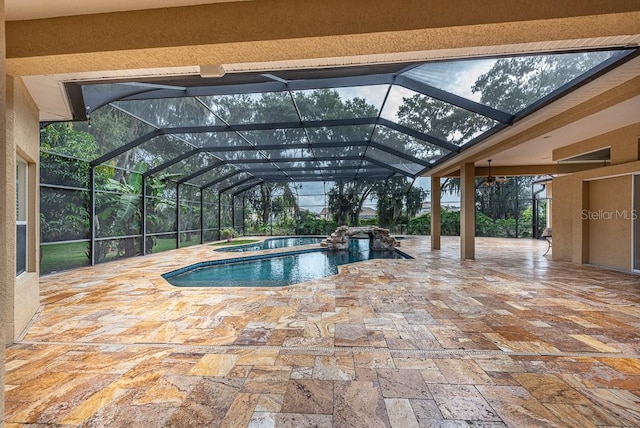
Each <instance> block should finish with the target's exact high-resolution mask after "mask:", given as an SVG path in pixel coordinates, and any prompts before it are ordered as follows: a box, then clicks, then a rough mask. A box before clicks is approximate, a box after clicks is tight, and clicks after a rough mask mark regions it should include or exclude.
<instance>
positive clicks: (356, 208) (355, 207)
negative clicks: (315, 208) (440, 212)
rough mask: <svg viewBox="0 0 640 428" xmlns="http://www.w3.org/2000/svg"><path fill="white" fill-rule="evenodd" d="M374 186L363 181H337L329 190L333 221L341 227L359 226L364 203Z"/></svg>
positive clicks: (329, 203) (330, 210)
mask: <svg viewBox="0 0 640 428" xmlns="http://www.w3.org/2000/svg"><path fill="white" fill-rule="evenodd" d="M372 190H373V185H371V184H370V183H366V182H363V181H351V182H345V181H337V182H336V183H335V185H334V186H333V187H332V188H331V189H330V190H329V192H328V193H327V195H328V196H329V201H328V205H329V212H330V213H331V219H332V220H333V221H334V222H335V223H337V224H339V225H341V226H358V223H359V220H360V212H361V211H362V206H363V204H364V201H365V200H366V199H367V197H368V196H369V193H371V191H372Z"/></svg>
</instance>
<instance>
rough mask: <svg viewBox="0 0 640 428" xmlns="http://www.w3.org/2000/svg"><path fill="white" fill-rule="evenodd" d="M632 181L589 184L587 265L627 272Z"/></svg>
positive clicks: (597, 181) (617, 178) (619, 180)
mask: <svg viewBox="0 0 640 428" xmlns="http://www.w3.org/2000/svg"><path fill="white" fill-rule="evenodd" d="M631 191H632V177H631V175H625V176H622V177H614V178H605V179H602V180H594V181H591V182H589V211H588V212H587V213H586V214H587V215H588V217H590V218H589V242H588V245H589V263H590V264H594V265H602V266H610V267H615V268H618V269H624V270H630V269H631V208H632V207H631V204H632V200H631Z"/></svg>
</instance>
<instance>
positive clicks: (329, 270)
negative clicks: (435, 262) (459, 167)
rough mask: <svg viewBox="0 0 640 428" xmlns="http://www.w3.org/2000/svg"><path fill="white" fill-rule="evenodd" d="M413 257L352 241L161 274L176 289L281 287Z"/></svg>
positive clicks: (208, 263)
mask: <svg viewBox="0 0 640 428" xmlns="http://www.w3.org/2000/svg"><path fill="white" fill-rule="evenodd" d="M408 258H412V257H410V256H408V255H406V254H404V253H402V252H400V251H398V250H396V251H371V250H369V240H368V239H352V240H351V242H350V249H349V251H327V250H326V249H309V250H300V251H290V252H285V253H278V254H270V255H260V256H251V257H239V258H234V259H228V260H215V261H209V262H202V263H196V264H194V265H191V266H186V267H184V268H181V269H178V270H175V271H172V272H168V273H165V274H164V275H162V277H163V278H164V279H166V280H167V281H168V282H169V283H171V284H172V285H174V286H176V287H281V286H284V285H292V284H298V283H300V282H305V281H311V280H314V279H318V278H323V277H325V276H330V275H335V274H337V273H338V266H340V265H344V264H348V263H355V262H359V261H363V260H371V259H408Z"/></svg>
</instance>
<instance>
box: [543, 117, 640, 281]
mask: <svg viewBox="0 0 640 428" xmlns="http://www.w3.org/2000/svg"><path fill="white" fill-rule="evenodd" d="M639 136H640V124H635V125H632V126H629V127H625V128H622V129H619V130H616V131H613V132H610V133H607V134H603V135H600V136H597V137H594V138H591V139H589V140H585V141H584V142H582V143H578V144H574V145H571V146H567V147H565V148H562V149H558V152H560V153H562V152H564V153H575V154H579V152H580V150H584V152H583V153H585V152H589V151H593V150H595V149H598V148H602V147H611V159H612V162H611V163H612V164H611V165H610V166H607V167H602V168H596V169H592V170H587V171H582V172H577V173H574V174H571V175H566V176H562V177H557V178H556V179H554V181H553V205H554V207H553V211H552V224H553V259H554V260H565V261H571V262H574V263H591V264H595V265H600V266H607V267H612V268H616V269H623V270H631V269H632V266H631V255H632V253H631V244H632V241H631V240H632V220H631V217H632V211H631V210H632V208H633V196H632V178H633V174H637V173H639V172H640V161H638V151H639V149H640V143H639V141H638V138H639ZM581 144H582V149H581ZM556 155H557V153H556V152H554V157H556Z"/></svg>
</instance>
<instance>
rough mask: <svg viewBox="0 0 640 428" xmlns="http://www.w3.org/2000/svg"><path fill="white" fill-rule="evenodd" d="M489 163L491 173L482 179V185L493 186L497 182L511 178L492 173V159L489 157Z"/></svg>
mask: <svg viewBox="0 0 640 428" xmlns="http://www.w3.org/2000/svg"><path fill="white" fill-rule="evenodd" d="M487 163H489V173H488V174H487V176H486V177H485V178H484V179H483V180H482V182H481V185H483V186H493V185H494V184H496V183H504V182H505V181H507V180H509V179H508V178H507V177H494V176H493V175H491V159H487Z"/></svg>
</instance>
